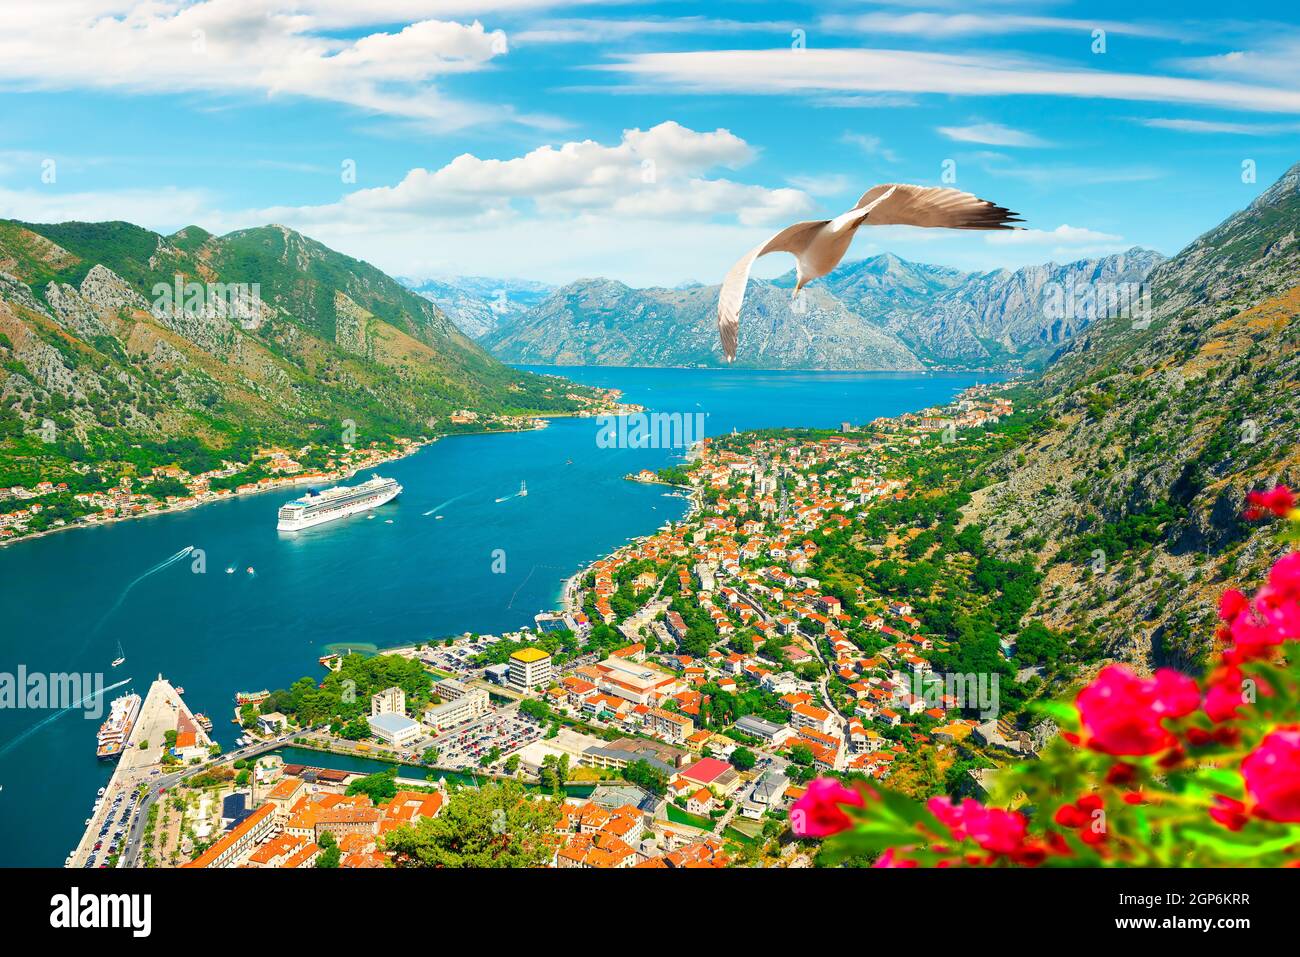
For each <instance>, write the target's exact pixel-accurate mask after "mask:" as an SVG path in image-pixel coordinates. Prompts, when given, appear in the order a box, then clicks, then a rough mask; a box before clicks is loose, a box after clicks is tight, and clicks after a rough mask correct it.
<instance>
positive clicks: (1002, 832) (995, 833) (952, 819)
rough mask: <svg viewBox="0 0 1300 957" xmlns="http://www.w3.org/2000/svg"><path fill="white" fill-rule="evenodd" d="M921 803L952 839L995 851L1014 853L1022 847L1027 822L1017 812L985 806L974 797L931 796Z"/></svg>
mask: <svg viewBox="0 0 1300 957" xmlns="http://www.w3.org/2000/svg"><path fill="white" fill-rule="evenodd" d="M925 806H926V807H927V808H928V809H929V811H930V813H931V814H933V815H934V816H935V817H937V818H938V819H939V820H940V821H941V822H942V823H943V825H944V826H945V827H946V828H948V830H949V832H951V834H952V837H953V840H957V841H961V840H965V839H966V838H970V839H971V840H972V841H974V842H975V843H976V844H978V845H979V846H980V847H982V848H984V850H986V851H992V852H993V853H995V854H1016V853H1017V852H1019V851H1020V849H1021V848H1022V847H1023V846H1024V843H1025V825H1026V823H1027V822H1026V820H1025V816H1024V815H1023V814H1021V813H1019V812H1018V811H1003V810H999V809H998V808H988V807H985V806H984V805H982V804H980V802H979V801H976V800H975V799H974V798H966V799H965V800H964V801H962V802H961V804H953V803H952V801H951V800H950V799H948V798H946V797H934V798H930V800H929V801H927V802H926V805H925Z"/></svg>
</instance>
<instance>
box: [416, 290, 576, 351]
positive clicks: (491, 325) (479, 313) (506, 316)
mask: <svg viewBox="0 0 1300 957" xmlns="http://www.w3.org/2000/svg"><path fill="white" fill-rule="evenodd" d="M401 282H402V284H403V285H405V286H406V287H407V288H408V289H410V290H412V291H413V292H417V293H419V294H420V295H421V296H423V297H424V298H425V299H428V300H429V301H430V302H432V303H435V304H437V306H438V308H439V309H441V310H442V311H443V312H444V313H446V314H447V317H448V318H450V319H451V321H452V322H454V323H455V324H456V325H457V326H458V327H459V328H460V330H461V332H463V333H465V335H467V336H469V337H470V338H472V339H481V338H482V337H483V336H485V335H487V334H488V333H489V332H492V331H493V330H495V329H496V328H497V326H499V325H501V324H502V323H503V322H505V321H507V320H510V319H514V318H516V317H518V316H521V315H523V314H524V313H525V312H527V311H528V310H529V309H531V308H533V307H534V306H536V305H537V304H538V303H540V302H541V301H542V300H544V299H545V298H546V297H547V296H548V295H549V294H550V293H551V292H553V291H554V289H555V287H554V286H552V285H549V284H547V283H543V282H533V281H531V280H528V279H490V278H486V277H483V276H452V277H447V278H443V279H407V278H402V279H401Z"/></svg>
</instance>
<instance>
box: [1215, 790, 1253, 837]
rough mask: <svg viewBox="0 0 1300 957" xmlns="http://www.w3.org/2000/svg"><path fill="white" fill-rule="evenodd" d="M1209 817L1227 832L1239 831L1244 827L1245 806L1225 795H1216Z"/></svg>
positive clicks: (1245, 819) (1245, 818) (1245, 817)
mask: <svg viewBox="0 0 1300 957" xmlns="http://www.w3.org/2000/svg"><path fill="white" fill-rule="evenodd" d="M1210 817H1211V818H1213V819H1214V820H1215V821H1217V822H1218V823H1220V824H1222V825H1223V826H1224V827H1226V828H1227V829H1228V830H1229V831H1240V830H1241V829H1242V828H1243V827H1245V826H1246V821H1247V816H1246V805H1244V804H1242V803H1241V802H1240V801H1237V800H1234V799H1233V798H1230V797H1228V796H1227V795H1226V794H1216V795H1215V796H1214V806H1213V807H1212V808H1210Z"/></svg>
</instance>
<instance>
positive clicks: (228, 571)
mask: <svg viewBox="0 0 1300 957" xmlns="http://www.w3.org/2000/svg"><path fill="white" fill-rule="evenodd" d="M226 574H227V575H233V574H235V566H234V565H231V566H230V567H229V568H227V569H226Z"/></svg>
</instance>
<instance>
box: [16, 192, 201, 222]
mask: <svg viewBox="0 0 1300 957" xmlns="http://www.w3.org/2000/svg"><path fill="white" fill-rule="evenodd" d="M213 216H214V213H213V203H212V198H211V196H209V195H208V193H207V192H206V191H205V190H196V189H178V188H174V187H162V188H159V189H121V190H107V191H103V192H90V191H83V190H78V191H75V192H73V191H66V190H63V189H61V188H60V187H59V186H58V185H57V184H54V185H50V186H43V187H37V188H32V189H4V188H0V219H20V220H23V221H24V222H29V223H61V222H67V221H69V220H82V221H84V222H109V221H112V220H123V221H125V222H130V223H137V224H142V225H147V226H150V227H152V228H165V229H167V230H168V231H172V230H175V229H178V228H180V227H181V226H186V225H189V224H190V223H197V222H201V221H207V220H209V219H211V218H212V217H213Z"/></svg>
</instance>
